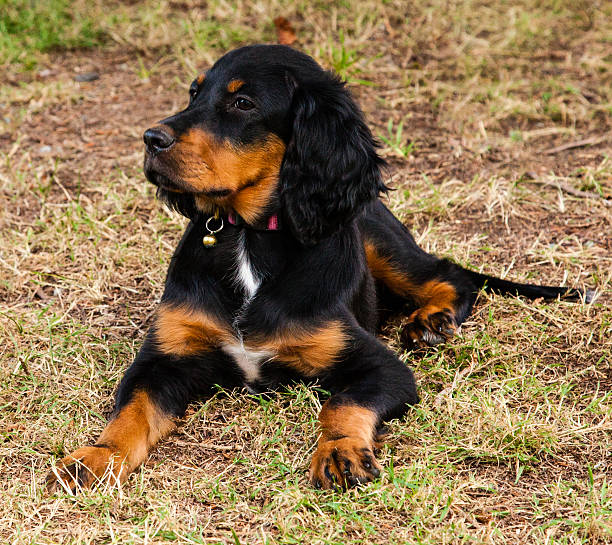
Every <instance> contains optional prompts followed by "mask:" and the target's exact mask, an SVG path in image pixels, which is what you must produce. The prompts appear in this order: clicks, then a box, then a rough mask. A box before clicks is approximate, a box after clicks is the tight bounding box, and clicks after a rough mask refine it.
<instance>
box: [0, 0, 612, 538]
mask: <svg viewBox="0 0 612 545" xmlns="http://www.w3.org/2000/svg"><path fill="white" fill-rule="evenodd" d="M74 9H75V10H77V11H78V10H81V11H80V12H79V13H84V11H87V13H88V14H89V15H90V16H91V17H93V18H94V19H95V21H96V24H97V25H98V26H99V28H100V29H101V31H102V36H104V37H103V38H101V42H100V43H101V47H100V48H99V49H97V50H84V51H74V52H67V51H57V52H54V53H44V54H42V53H37V52H36V51H34V52H32V51H30V52H26V53H27V59H28V63H29V64H31V63H32V62H36V63H38V64H37V67H36V68H35V69H34V70H33V71H32V70H31V71H27V70H25V71H24V70H23V62H25V61H24V60H23V59H24V58H25V57H24V55H26V53H24V54H23V55H22V64H21V65H20V64H19V63H18V62H15V61H13V62H12V63H9V64H5V65H4V66H3V68H2V69H3V72H4V75H5V76H6V77H5V78H4V81H5V83H1V84H0V108H1V112H0V203H1V212H0V228H1V234H2V235H1V238H0V268H1V270H2V279H1V281H0V298H1V299H2V307H1V308H0V316H1V319H0V331H1V339H2V347H1V348H0V377H1V380H2V390H1V392H2V394H1V399H0V402H1V406H2V411H1V412H0V467H1V469H2V474H1V476H0V489H1V490H2V498H3V500H4V501H3V502H2V506H0V541H2V542H5V543H16V544H21V543H37V544H38V543H40V544H43V543H45V544H47V543H49V544H50V543H79V544H80V543H84V544H89V543H91V544H101V543H109V544H110V543H121V544H127V543H243V544H245V543H249V544H250V543H313V544H323V543H326V544H340V543H342V544H346V543H354V544H358V543H361V544H374V543H428V544H429V543H431V544H441V543H491V544H498V543H517V544H518V543H542V544H553V543H568V544H575V543H585V544H587V543H588V544H597V543H602V544H603V543H607V542H610V540H611V539H612V496H611V493H610V475H611V474H612V460H611V458H610V448H611V443H612V441H611V432H612V403H611V394H610V390H611V387H612V364H611V360H612V355H611V352H612V340H611V338H612V307H611V305H610V294H611V276H612V257H611V255H612V253H611V250H612V207H611V206H610V197H611V196H612V162H611V161H612V157H611V151H612V145H611V141H610V136H609V135H610V129H611V128H612V117H611V116H612V84H611V83H612V42H610V36H612V11H611V8H610V4H609V3H607V2H575V1H572V2H570V1H569V0H568V1H563V0H555V1H553V0H551V1H548V2H535V1H533V0H523V1H521V2H503V1H500V2H476V1H475V0H465V1H446V0H444V1H442V0H429V1H427V2H421V3H416V2H415V3H412V2H410V3H408V2H404V1H401V0H395V1H393V0H391V1H388V2H378V1H374V0H360V1H359V2H355V3H352V4H351V5H348V3H342V2H335V3H331V4H328V3H326V2H320V3H306V2H297V1H296V2H288V3H285V2H283V3H281V2H278V1H270V0H266V1H261V2H253V3H246V2H241V1H240V0H227V1H226V0H216V1H214V2H210V3H202V2H195V1H191V0H187V1H186V2H130V3H129V4H128V3H126V4H121V3H102V2H94V3H88V4H85V3H84V2H80V1H79V2H77V3H76V4H75V8H74ZM278 15H283V16H284V17H287V18H288V19H289V20H290V21H291V22H292V23H293V25H294V26H295V28H296V30H297V33H298V37H299V43H298V44H297V46H298V47H300V48H302V49H304V50H305V51H307V52H309V53H310V54H313V55H314V56H315V57H316V58H317V59H318V60H319V61H320V62H322V63H323V64H325V65H326V66H330V67H334V68H335V69H336V70H338V71H340V72H341V73H342V74H343V76H344V77H346V78H348V80H349V81H350V82H352V83H351V89H352V90H353V92H354V93H355V95H356V96H357V98H358V99H359V101H360V102H361V104H362V106H363V108H364V110H365V112H366V115H367V117H368V120H369V122H370V124H371V126H372V127H373V128H374V131H375V132H376V133H377V134H379V135H380V136H381V137H383V138H384V139H385V141H386V144H385V148H384V150H383V153H384V155H385V156H386V158H387V159H388V160H389V162H390V168H389V177H390V179H391V184H392V185H393V186H394V187H396V188H398V191H396V192H394V193H393V195H392V197H391V201H390V204H391V207H392V208H393V210H394V211H395V212H396V213H397V214H398V216H400V217H401V218H402V219H403V220H404V221H405V222H406V223H407V224H408V225H410V226H411V228H412V229H413V231H414V232H415V235H416V237H417V238H418V239H419V241H420V243H421V244H422V245H423V247H425V248H426V249H428V250H429V251H432V252H436V253H438V254H441V255H448V256H451V257H452V258H453V259H455V260H457V261H458V262H460V263H462V264H465V265H469V266H471V267H474V268H476V269H479V270H480V269H481V270H484V271H486V272H490V273H494V274H501V275H504V276H508V277H511V278H514V279H521V280H527V281H541V282H546V283H561V282H563V283H565V284H566V285H571V286H588V287H590V288H593V289H596V290H597V293H598V298H597V299H596V301H595V302H594V303H593V304H590V305H585V304H569V303H561V302H543V301H535V302H529V301H525V300H522V299H516V298H501V297H488V296H482V297H481V298H480V300H479V303H478V305H477V308H476V310H475V312H474V315H473V316H472V317H471V319H470V321H469V322H468V323H467V324H466V325H465V326H464V328H463V332H462V335H461V336H459V337H457V338H456V339H454V340H453V341H452V342H450V343H448V345H446V346H444V347H442V348H439V349H437V350H431V351H428V352H426V353H424V354H415V353H402V358H404V359H405V360H406V362H407V363H408V364H409V365H411V366H412V367H413V368H414V369H415V370H416V375H417V378H418V381H419V385H420V393H421V397H422V401H421V403H420V405H419V406H418V407H416V408H415V409H413V410H411V411H410V412H409V414H408V415H407V416H406V417H405V418H404V419H402V420H400V421H394V422H392V423H391V424H390V433H389V437H388V445H387V447H386V448H385V450H384V451H383V453H382V460H381V461H382V462H383V464H384V466H385V467H386V470H385V472H384V474H383V476H382V478H381V479H380V481H378V482H375V483H372V484H370V485H368V486H366V487H364V488H362V489H359V490H355V491H352V492H349V493H346V494H337V493H334V492H319V491H315V490H312V489H311V488H310V487H309V486H308V484H307V481H306V471H307V467H308V462H309V458H310V456H311V454H312V450H313V445H314V444H315V439H316V427H315V422H316V414H317V410H318V408H319V405H320V403H321V401H320V400H319V396H318V393H317V392H316V390H313V389H312V388H308V387H305V386H296V387H294V388H290V389H288V390H287V391H286V392H282V393H280V394H279V395H277V396H275V397H273V398H272V399H264V398H259V397H250V396H246V395H245V394H244V393H242V392H233V393H232V392H230V393H220V394H219V396H217V397H215V398H214V399H213V400H211V401H210V402H208V403H206V404H204V405H197V406H193V407H192V408H191V410H190V412H189V414H188V416H187V417H186V418H185V422H184V425H183V426H182V427H181V428H180V430H179V431H178V432H177V433H176V434H175V435H173V436H172V437H171V438H170V439H168V440H167V441H165V442H164V443H163V445H162V446H161V447H160V448H159V449H157V450H156V451H155V452H154V454H153V455H152V456H151V458H150V459H149V461H148V462H147V463H146V464H145V466H144V467H143V468H142V469H141V470H140V471H138V472H137V473H136V474H135V475H134V476H132V478H131V479H130V480H129V481H128V482H127V483H126V485H124V486H123V488H122V489H120V490H111V489H103V490H98V491H93V492H85V493H83V494H82V495H80V496H78V497H68V496H66V497H63V496H62V497H48V496H47V495H46V494H45V493H44V491H43V489H42V484H43V480H44V476H45V474H46V472H47V471H48V470H49V468H50V464H51V460H52V459H53V457H54V456H60V455H62V454H63V453H65V452H67V451H70V450H71V449H73V448H75V447H78V446H80V445H82V444H84V443H86V442H87V441H89V440H91V439H92V438H94V437H95V436H96V435H97V433H99V431H100V430H101V429H102V427H103V425H104V421H105V415H106V414H107V413H108V411H110V409H111V408H112V406H111V399H112V393H113V390H114V388H115V387H116V385H117V383H118V381H119V379H120V377H121V375H122V373H123V371H124V369H125V368H126V366H127V365H128V364H129V361H130V359H131V358H132V357H133V355H134V353H135V351H136V350H137V349H138V346H139V344H140V342H141V339H142V337H143V335H144V332H145V331H146V328H147V326H148V324H149V322H150V318H151V314H152V312H153V309H154V308H155V304H156V301H157V300H158V298H159V296H160V294H161V290H162V285H163V279H164V274H165V269H166V266H167V264H168V259H169V256H170V254H171V252H172V250H173V248H174V246H175V244H176V243H177V241H178V239H179V237H180V233H181V229H182V228H183V226H184V221H183V220H182V219H181V218H178V217H176V216H172V215H170V214H169V213H168V212H167V211H165V210H164V209H163V208H162V207H161V206H160V204H159V203H157V202H155V200H154V197H153V191H152V189H151V187H150V186H149V185H148V184H146V183H145V181H144V179H143V176H142V169H141V161H142V149H141V148H142V144H141V133H142V131H143V129H144V128H146V127H147V126H149V125H150V124H151V123H152V122H154V121H156V120H157V119H160V118H161V117H163V116H165V115H167V114H169V113H171V112H173V111H175V110H177V109H178V108H179V107H181V106H183V105H184V104H185V102H186V89H187V86H188V84H189V82H190V80H191V78H192V77H193V75H194V74H195V73H197V71H198V69H200V68H202V67H205V66H207V65H209V64H210V63H211V62H212V61H213V60H214V59H215V58H216V57H218V56H219V55H220V54H222V53H223V52H224V51H225V50H227V49H229V48H231V47H233V46H235V45H238V44H241V43H249V42H254V41H272V40H274V29H273V25H272V19H273V18H274V17H276V16H278ZM0 47H2V45H1V43H0ZM32 59H34V60H32ZM89 70H96V71H98V72H99V73H100V75H101V78H100V79H99V80H97V81H95V82H91V83H77V82H75V81H73V76H74V74H75V73H76V72H83V71H89ZM389 120H392V121H393V125H392V126H391V128H390V126H389V124H388V123H389ZM400 123H402V131H401V133H400V134H398V125H399V124H400ZM586 139H588V140H589V142H590V143H589V144H586V145H580V146H577V147H569V148H568V149H564V150H563V149H562V150H559V151H555V148H559V147H561V146H564V145H568V144H575V143H579V142H580V141H582V140H586ZM547 150H548V152H547ZM551 150H552V151H551ZM580 192H582V193H580ZM397 326H398V324H397V323H392V324H390V325H389V326H388V328H387V329H386V335H385V336H386V340H387V341H388V343H389V344H390V345H391V346H392V347H395V348H396V349H397V350H399V347H398V346H397V339H398V327H397Z"/></svg>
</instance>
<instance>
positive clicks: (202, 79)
mask: <svg viewBox="0 0 612 545" xmlns="http://www.w3.org/2000/svg"><path fill="white" fill-rule="evenodd" d="M205 77H206V74H200V75H199V76H198V78H197V79H196V81H197V82H198V85H202V82H203V81H204V78H205Z"/></svg>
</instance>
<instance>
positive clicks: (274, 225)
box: [227, 212, 280, 231]
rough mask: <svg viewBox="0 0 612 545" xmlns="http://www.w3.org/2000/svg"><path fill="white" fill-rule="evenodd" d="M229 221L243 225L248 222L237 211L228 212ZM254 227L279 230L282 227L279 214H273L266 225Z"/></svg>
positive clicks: (262, 229) (263, 229) (264, 229)
mask: <svg viewBox="0 0 612 545" xmlns="http://www.w3.org/2000/svg"><path fill="white" fill-rule="evenodd" d="M227 221H228V222H230V223H231V224H232V225H243V224H245V223H246V222H245V221H244V220H243V219H242V218H241V217H240V216H239V215H238V214H236V212H228V214H227ZM254 228H255V229H258V230H261V231H278V230H279V229H280V225H279V221H278V215H277V214H272V215H271V216H269V217H268V221H267V226H266V227H254Z"/></svg>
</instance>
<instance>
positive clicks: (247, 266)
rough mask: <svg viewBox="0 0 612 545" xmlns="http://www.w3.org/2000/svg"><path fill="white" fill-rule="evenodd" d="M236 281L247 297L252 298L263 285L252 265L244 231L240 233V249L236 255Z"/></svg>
mask: <svg viewBox="0 0 612 545" xmlns="http://www.w3.org/2000/svg"><path fill="white" fill-rule="evenodd" d="M236 281H237V282H238V283H239V284H240V286H241V287H242V288H243V289H244V291H245V292H246V294H247V297H248V298H249V299H250V298H252V297H253V296H254V295H255V293H257V290H258V289H259V286H260V285H261V279H260V278H259V277H258V275H257V274H256V273H255V271H254V270H253V267H252V266H251V260H250V259H249V254H248V252H247V249H246V240H245V234H244V232H242V233H240V238H239V239H238V251H237V255H236Z"/></svg>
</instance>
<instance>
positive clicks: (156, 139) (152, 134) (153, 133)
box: [142, 127, 175, 153]
mask: <svg viewBox="0 0 612 545" xmlns="http://www.w3.org/2000/svg"><path fill="white" fill-rule="evenodd" d="M142 138H143V140H144V143H145V145H146V146H147V150H148V152H149V153H159V152H160V151H164V150H167V149H168V148H169V147H170V146H171V145H172V144H174V142H175V139H174V136H172V135H171V134H170V133H168V132H166V131H165V130H164V129H162V128H161V127H153V128H152V129H147V130H146V131H145V133H144V135H143V137H142Z"/></svg>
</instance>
